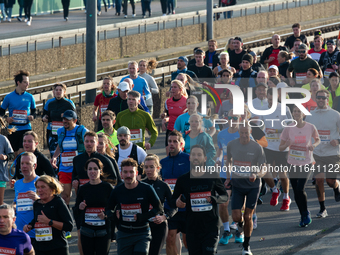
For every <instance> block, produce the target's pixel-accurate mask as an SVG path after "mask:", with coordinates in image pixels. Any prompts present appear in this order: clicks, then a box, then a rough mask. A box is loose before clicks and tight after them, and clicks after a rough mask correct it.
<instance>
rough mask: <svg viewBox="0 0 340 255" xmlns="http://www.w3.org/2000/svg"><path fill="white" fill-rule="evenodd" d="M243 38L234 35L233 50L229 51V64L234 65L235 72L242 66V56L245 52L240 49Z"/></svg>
mask: <svg viewBox="0 0 340 255" xmlns="http://www.w3.org/2000/svg"><path fill="white" fill-rule="evenodd" d="M242 46H243V40H242V38H241V37H235V38H234V40H233V50H232V51H230V52H229V59H230V60H229V62H230V66H231V67H234V68H235V70H236V72H238V71H240V69H241V68H242V66H241V64H242V57H243V55H244V54H246V53H247V52H246V51H245V50H243V49H242Z"/></svg>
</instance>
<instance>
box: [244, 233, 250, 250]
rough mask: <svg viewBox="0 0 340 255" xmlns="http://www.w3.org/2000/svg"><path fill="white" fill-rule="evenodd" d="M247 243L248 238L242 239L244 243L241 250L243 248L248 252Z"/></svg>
mask: <svg viewBox="0 0 340 255" xmlns="http://www.w3.org/2000/svg"><path fill="white" fill-rule="evenodd" d="M249 241H250V237H247V236H245V237H244V241H243V248H244V249H245V250H248V246H249Z"/></svg>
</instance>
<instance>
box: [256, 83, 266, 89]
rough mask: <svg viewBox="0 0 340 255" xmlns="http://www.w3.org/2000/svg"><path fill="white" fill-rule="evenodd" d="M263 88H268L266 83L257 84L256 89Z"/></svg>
mask: <svg viewBox="0 0 340 255" xmlns="http://www.w3.org/2000/svg"><path fill="white" fill-rule="evenodd" d="M260 86H264V87H265V88H268V85H267V84H266V83H263V82H260V83H259V84H257V85H256V88H258V87H260Z"/></svg>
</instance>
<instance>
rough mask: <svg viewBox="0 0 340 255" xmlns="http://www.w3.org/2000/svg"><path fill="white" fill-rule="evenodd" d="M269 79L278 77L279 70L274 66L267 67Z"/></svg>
mask: <svg viewBox="0 0 340 255" xmlns="http://www.w3.org/2000/svg"><path fill="white" fill-rule="evenodd" d="M268 75H269V77H273V76H274V77H279V68H278V67H277V66H276V65H271V66H270V67H268Z"/></svg>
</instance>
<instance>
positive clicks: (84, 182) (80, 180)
mask: <svg viewBox="0 0 340 255" xmlns="http://www.w3.org/2000/svg"><path fill="white" fill-rule="evenodd" d="M89 181H90V180H89V179H79V186H80V187H81V186H83V185H84V184H86V183H88V182H89Z"/></svg>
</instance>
